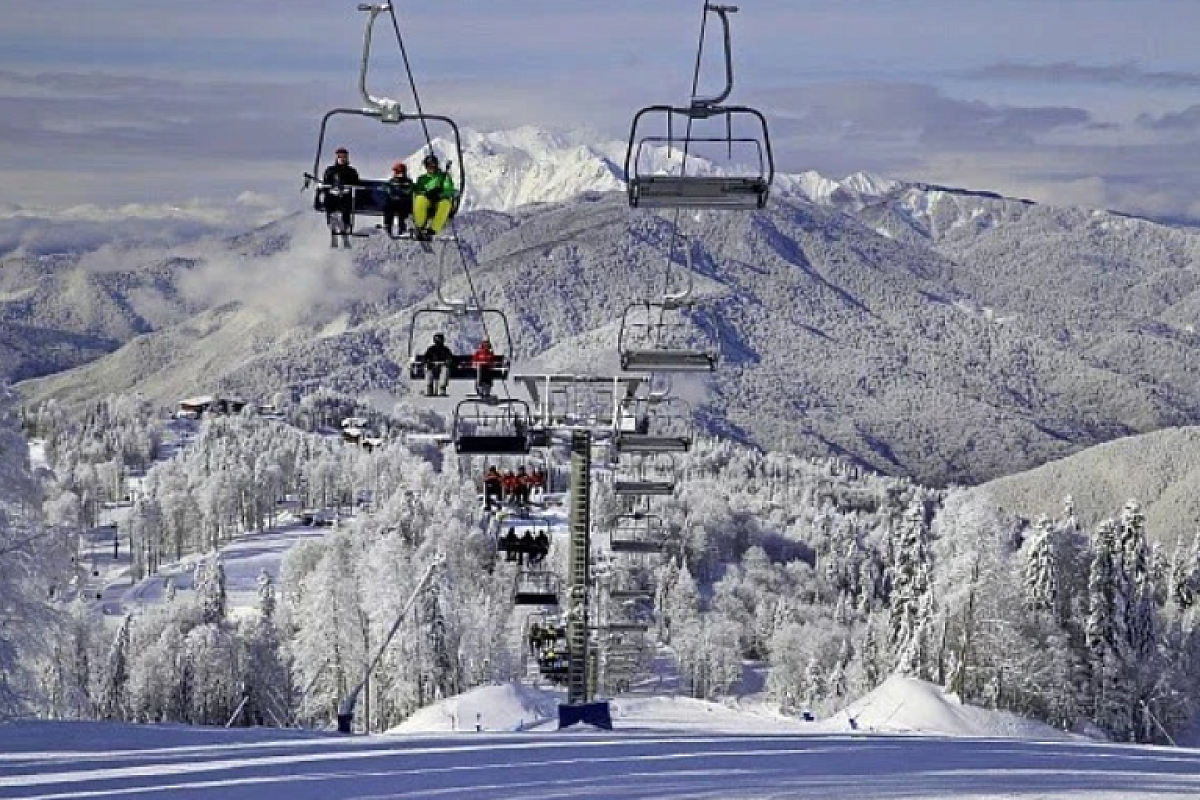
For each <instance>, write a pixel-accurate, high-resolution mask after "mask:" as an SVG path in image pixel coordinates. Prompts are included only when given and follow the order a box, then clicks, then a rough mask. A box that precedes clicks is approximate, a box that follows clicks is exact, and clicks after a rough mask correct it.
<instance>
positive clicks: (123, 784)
mask: <svg viewBox="0 0 1200 800" xmlns="http://www.w3.org/2000/svg"><path fill="white" fill-rule="evenodd" d="M553 701H554V698H553V697H552V696H549V695H547V694H545V693H542V692H539V691H538V690H535V689H531V688H528V687H519V686H494V687H484V688H482V689H478V690H475V691H474V692H471V693H469V694H467V695H463V696H461V697H457V698H451V699H449V700H446V701H443V702H442V703H441V704H439V705H437V706H433V707H430V708H428V709H423V710H422V712H420V713H419V714H418V715H415V716H414V717H413V718H411V719H410V720H408V721H407V722H406V723H405V725H403V726H401V728H400V729H398V730H397V731H396V732H392V733H389V734H386V735H376V736H357V737H339V736H338V735H336V734H331V733H311V732H299V731H291V730H266V729H258V730H219V729H201V728H191V727H185V726H134V725H123V724H122V725H113V724H103V723H70V722H62V723H53V722H33V723H13V724H8V725H3V726H0V798H25V799H26V800H35V799H47V798H64V799H65V798H101V797H146V798H158V799H159V800H175V799H176V798H222V800H240V799H241V798H246V800H250V799H251V798H252V799H253V800H276V799H277V800H309V799H310V798H311V799H312V800H318V799H319V800H331V799H332V798H340V799H343V800H348V799H351V798H361V799H362V800H367V799H368V798H371V799H372V800H374V799H376V798H437V797H448V798H449V797H455V798H469V799H470V800H545V799H546V798H572V799H573V800H575V799H587V798H596V800H600V799H601V798H604V799H606V800H619V799H620V798H731V799H733V800H751V799H753V800H762V798H783V797H787V798H833V799H834V800H837V799H839V798H843V799H844V800H861V799H862V798H906V800H921V798H955V800H984V799H985V798H986V799H987V800H999V799H1000V798H1004V799H1005V800H1017V798H1020V800H1033V799H1038V798H1089V800H1093V799H1099V800H1118V799H1120V800H1141V799H1142V798H1192V797H1200V750H1195V749H1187V748H1160V747H1146V746H1135V745H1115V744H1105V743H1098V742H1093V741H1088V740H1085V739H1080V738H1076V737H1070V736H1068V735H1066V734H1063V733H1061V732H1058V731H1054V730H1053V729H1050V728H1046V727H1045V726H1042V725H1039V724H1038V723H1032V722H1029V721H1026V720H1020V719H1019V718H1016V717H1012V716H1011V715H1007V714H1003V715H997V714H993V713H992V712H989V711H986V710H983V709H968V708H966V707H963V706H960V705H958V704H957V703H956V702H955V701H954V699H953V698H952V697H947V696H945V695H943V694H942V693H941V692H940V690H938V689H936V688H935V687H932V686H929V685H928V684H923V683H921V682H919V681H912V680H908V679H903V678H893V679H891V680H889V681H888V682H886V683H885V684H884V685H883V686H881V687H880V689H879V690H877V691H876V692H874V693H872V694H871V695H868V696H867V697H866V698H863V700H862V701H860V702H859V703H856V704H855V705H853V706H851V707H850V708H849V709H847V712H844V713H843V714H839V715H835V716H834V717H833V718H831V719H829V720H825V721H819V722H815V723H803V722H800V721H796V720H793V719H790V718H786V717H782V716H779V715H778V714H772V713H771V712H769V711H768V710H767V709H766V708H765V707H761V706H755V705H753V704H749V705H748V706H746V707H742V706H738V705H721V704H713V703H705V702H701V701H695V700H690V699H687V698H671V697H643V696H634V697H628V698H618V699H617V700H616V701H615V707H614V717H615V723H616V726H617V728H616V730H614V731H611V732H600V731H596V730H593V729H572V730H568V731H554V730H551V729H550V728H551V727H552V726H549V725H547V726H545V728H538V727H537V718H538V717H539V715H543V716H544V715H545V713H546V712H547V711H548V710H549V709H552V708H553ZM846 713H853V714H855V715H856V716H855V721H856V724H857V726H858V730H856V731H851V730H849V725H848V717H847V716H846ZM476 714H479V717H478V719H479V721H480V723H481V724H480V727H481V728H483V730H482V732H476V731H475V730H474V727H475V724H476V716H475V715H476ZM451 725H456V726H457V727H458V732H454V731H453V730H452V728H451ZM521 725H525V726H529V725H533V726H534V727H533V729H532V730H528V731H525V732H518V733H513V732H511V730H512V729H514V728H517V727H519V726H521ZM946 728H953V729H955V730H954V731H953V733H955V734H957V735H948V733H949V732H947V731H945V729H946ZM422 729H423V730H422ZM504 729H507V730H508V731H509V732H505V731H504ZM401 731H403V732H401ZM899 731H910V733H901V732H899ZM917 732H920V733H917Z"/></svg>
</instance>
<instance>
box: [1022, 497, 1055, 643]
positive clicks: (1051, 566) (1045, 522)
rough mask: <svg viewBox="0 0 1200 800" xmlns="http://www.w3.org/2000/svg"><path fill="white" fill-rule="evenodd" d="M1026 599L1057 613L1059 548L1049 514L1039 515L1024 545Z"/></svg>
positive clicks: (1038, 608)
mask: <svg viewBox="0 0 1200 800" xmlns="http://www.w3.org/2000/svg"><path fill="white" fill-rule="evenodd" d="M1024 553H1025V569H1024V579H1025V580H1024V586H1025V603H1026V605H1028V607H1029V608H1030V609H1031V610H1033V611H1035V612H1040V613H1044V614H1046V615H1048V616H1050V617H1051V618H1053V619H1058V618H1059V616H1060V605H1059V600H1060V597H1059V591H1058V584H1059V579H1058V575H1059V572H1058V550H1057V545H1056V542H1055V537H1054V527H1053V525H1052V523H1051V522H1050V519H1049V517H1045V516H1043V517H1041V518H1040V519H1039V520H1038V521H1037V524H1036V525H1035V526H1034V529H1033V533H1032V535H1031V536H1030V537H1029V539H1028V540H1027V542H1026V546H1025V550H1024Z"/></svg>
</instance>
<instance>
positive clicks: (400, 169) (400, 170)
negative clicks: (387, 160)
mask: <svg viewBox="0 0 1200 800" xmlns="http://www.w3.org/2000/svg"><path fill="white" fill-rule="evenodd" d="M392 172H395V173H396V174H397V175H404V174H406V173H407V172H408V167H406V166H404V162H403V161H397V162H396V163H395V164H392Z"/></svg>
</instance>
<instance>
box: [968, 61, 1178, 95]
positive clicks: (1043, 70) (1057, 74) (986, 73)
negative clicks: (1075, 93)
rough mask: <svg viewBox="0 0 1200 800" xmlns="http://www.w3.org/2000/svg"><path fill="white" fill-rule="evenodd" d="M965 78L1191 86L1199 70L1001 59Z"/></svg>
mask: <svg viewBox="0 0 1200 800" xmlns="http://www.w3.org/2000/svg"><path fill="white" fill-rule="evenodd" d="M965 77H967V78H968V79H971V80H981V81H1011V82H1019V83H1077V84H1098V85H1107V86H1136V87H1143V88H1150V89H1195V88H1197V87H1200V72H1187V71H1183V70H1168V71H1152V70H1146V69H1143V68H1142V67H1140V66H1138V64H1136V63H1134V62H1124V63H1121V64H1108V65H1100V66H1089V65H1086V64H1080V63H1078V62H1075V61H1060V62H1056V63H1053V64H1025V63H1016V62H1003V63H1000V64H990V65H988V66H985V67H980V68H979V69H974V70H970V71H968V72H966V73H965Z"/></svg>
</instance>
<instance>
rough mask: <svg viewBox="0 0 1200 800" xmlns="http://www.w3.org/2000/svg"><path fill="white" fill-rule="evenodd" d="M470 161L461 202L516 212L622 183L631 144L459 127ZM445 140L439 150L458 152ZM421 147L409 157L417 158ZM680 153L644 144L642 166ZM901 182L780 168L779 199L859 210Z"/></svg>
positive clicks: (673, 168)
mask: <svg viewBox="0 0 1200 800" xmlns="http://www.w3.org/2000/svg"><path fill="white" fill-rule="evenodd" d="M462 146H463V158H464V160H465V161H466V165H467V176H466V177H467V192H466V197H465V200H464V207H465V208H467V209H479V208H486V209H492V210H495V211H511V210H513V209H515V208H518V207H520V206H523V205H527V204H530V203H554V202H559V201H563V200H570V199H572V198H575V197H578V196H580V195H584V194H588V193H591V192H615V191H624V189H625V175H624V165H625V151H626V146H627V144H626V142H624V141H618V140H616V139H607V140H606V139H603V138H601V137H600V136H599V135H598V134H595V133H593V132H590V131H584V130H576V131H567V132H555V131H549V130H546V129H543V128H537V127H533V126H524V127H520V128H513V129H510V130H502V131H494V132H491V133H481V132H479V131H475V130H469V129H468V130H464V131H463V132H462ZM453 149H454V148H453V146H452V145H451V143H450V142H448V141H447V140H445V139H435V140H434V150H435V151H436V152H438V153H441V154H449V153H451V152H453ZM420 156H421V153H417V154H414V155H413V156H412V157H411V160H414V161H419V160H420ZM682 163H683V152H682V151H681V150H679V149H678V148H673V147H672V148H668V147H664V146H647V147H646V148H644V150H643V152H642V153H641V161H640V168H641V169H642V170H644V171H646V172H651V173H674V172H678V171H679V168H680V165H681V164H682ZM687 163H688V171H689V173H690V174H697V175H707V174H720V173H721V172H722V170H721V169H720V168H719V167H717V166H715V165H713V164H712V163H711V162H709V161H707V160H705V159H704V158H701V157H698V156H696V155H689V156H688V158H687ZM905 185H906V184H903V183H901V182H900V181H896V180H892V179H890V178H884V177H881V176H878V175H872V174H869V173H865V172H857V173H854V174H853V175H849V176H847V177H845V178H843V179H842V180H833V179H830V178H826V177H824V176H822V175H820V174H818V173H816V172H802V173H798V174H786V173H783V174H777V175H776V192H777V193H778V195H779V196H781V197H792V198H798V199H804V200H809V201H811V202H813V203H817V204H819V205H825V206H833V207H838V208H845V209H855V210H857V209H860V208H863V207H865V206H867V205H870V204H872V203H875V202H878V201H879V200H880V199H881V198H884V197H886V196H888V195H889V194H891V193H893V192H895V191H897V190H899V189H901V188H902V187H904V186H905Z"/></svg>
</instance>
